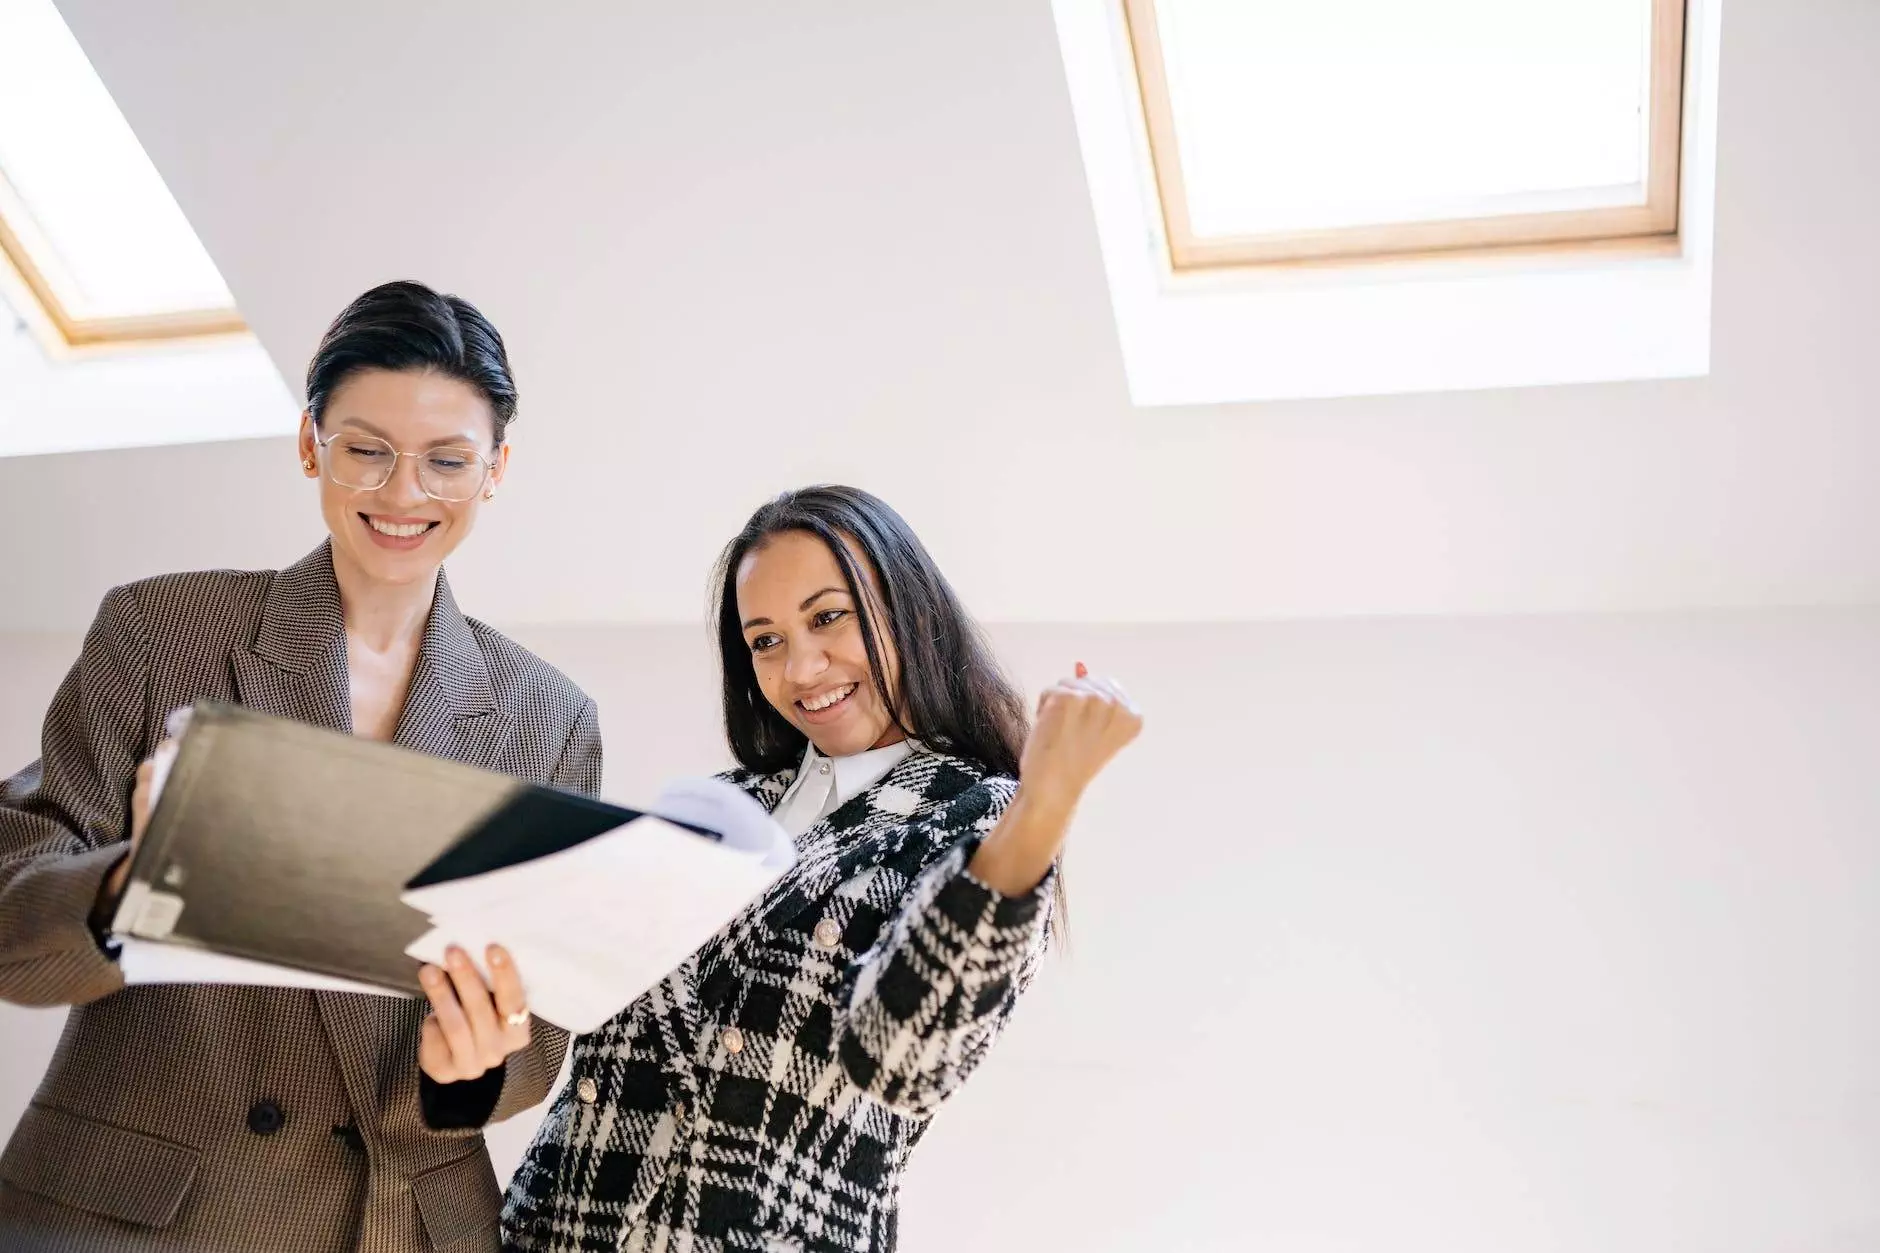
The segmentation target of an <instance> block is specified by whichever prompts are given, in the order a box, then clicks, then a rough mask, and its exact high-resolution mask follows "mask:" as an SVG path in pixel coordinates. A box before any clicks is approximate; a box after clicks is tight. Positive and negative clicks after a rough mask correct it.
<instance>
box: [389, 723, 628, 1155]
mask: <svg viewBox="0 0 1880 1253" xmlns="http://www.w3.org/2000/svg"><path fill="white" fill-rule="evenodd" d="M549 782H550V783H551V784H553V785H554V786H555V787H558V788H565V789H566V790H568V791H570V792H580V793H582V794H583V795H586V796H593V795H595V794H596V793H598V792H599V791H600V790H601V728H600V711H599V708H598V707H597V706H596V705H595V703H594V701H593V698H591V697H590V698H589V699H588V702H587V704H586V705H585V706H583V707H582V710H581V716H580V718H579V719H577V720H576V722H575V727H574V730H573V731H572V732H570V733H569V735H568V743H567V744H566V746H564V747H563V749H562V754H561V760H560V761H559V762H558V763H557V764H556V766H555V772H554V774H553V775H551V776H550V778H549ZM523 973H524V976H525V977H526V976H527V973H528V972H527V971H524V972H523ZM530 1032H531V1038H530V1042H529V1047H528V1048H526V1049H522V1050H520V1051H519V1052H515V1053H511V1054H510V1055H509V1057H508V1059H507V1060H505V1061H504V1063H503V1064H502V1065H501V1066H498V1067H496V1068H495V1069H493V1070H491V1071H489V1072H488V1073H486V1074H484V1075H483V1076H481V1077H480V1078H476V1079H467V1080H465V1081H463V1082H462V1083H438V1082H436V1081H435V1080H433V1079H432V1078H431V1077H430V1076H429V1075H422V1074H421V1075H419V1076H418V1099H419V1103H420V1106H421V1107H422V1109H423V1111H424V1121H425V1122H426V1124H428V1125H429V1126H430V1127H431V1129H432V1130H434V1131H466V1132H467V1131H473V1130H477V1129H480V1128H482V1127H484V1126H487V1125H488V1124H490V1123H498V1122H502V1121H503V1120H504V1119H506V1118H512V1117H514V1116H515V1115H517V1114H520V1113H521V1112H522V1111H523V1110H525V1109H532V1108H534V1107H535V1106H537V1105H540V1104H541V1103H542V1102H543V1101H546V1100H547V1099H548V1092H549V1089H550V1088H552V1087H553V1086H554V1084H555V1076H556V1075H558V1074H560V1073H561V1060H562V1057H563V1055H564V1054H565V1053H566V1052H567V1051H568V1033H567V1032H566V1031H563V1030H562V1029H561V1028H560V1027H556V1026H551V1025H550V1024H548V1023H546V1022H543V1021H542V1020H541V1019H540V1018H537V1019H535V1020H534V1022H533V1023H532V1024H531V1026H530Z"/></svg>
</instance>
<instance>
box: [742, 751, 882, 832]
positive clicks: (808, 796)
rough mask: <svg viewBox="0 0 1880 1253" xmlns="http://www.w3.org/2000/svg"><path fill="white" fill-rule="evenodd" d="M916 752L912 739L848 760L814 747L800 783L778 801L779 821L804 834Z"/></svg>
mask: <svg viewBox="0 0 1880 1253" xmlns="http://www.w3.org/2000/svg"><path fill="white" fill-rule="evenodd" d="M913 751H914V744H913V742H912V741H911V740H902V741H901V742H900V743H898V744H890V745H888V746H887V747H886V748H871V749H869V750H868V751H867V752H865V753H855V754H852V755H851V756H848V757H825V756H823V755H822V754H821V753H819V752H817V751H816V746H815V745H814V744H811V745H810V746H809V748H808V749H807V750H805V751H804V753H803V764H802V766H801V767H799V768H798V770H797V772H796V782H794V783H792V784H791V785H790V790H789V791H787V792H785V793H784V794H783V799H782V800H781V801H779V802H777V810H776V819H777V821H778V822H779V823H781V824H782V826H783V829H784V830H785V831H788V832H789V833H790V834H791V835H801V834H803V833H804V832H805V831H807V830H809V829H810V828H811V827H813V826H815V825H816V824H817V823H819V822H821V821H822V820H823V819H824V818H827V817H828V816H829V815H830V814H832V813H834V812H835V811H836V810H837V809H838V808H840V807H841V806H842V805H844V804H846V803H847V802H848V801H850V800H852V799H854V798H855V797H857V796H860V795H861V794H862V793H863V792H866V791H867V790H868V789H869V788H871V787H873V786H875V784H877V783H879V782H881V781H882V780H883V779H885V778H887V777H888V772H889V771H890V770H892V769H894V768H895V767H896V766H898V765H900V764H901V762H902V761H903V760H905V759H906V758H907V757H908V755H909V754H911V753H912V752H913Z"/></svg>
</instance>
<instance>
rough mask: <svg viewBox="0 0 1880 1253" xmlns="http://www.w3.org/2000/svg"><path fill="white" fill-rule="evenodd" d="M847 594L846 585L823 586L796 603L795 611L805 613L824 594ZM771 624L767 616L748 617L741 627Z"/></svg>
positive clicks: (747, 627)
mask: <svg viewBox="0 0 1880 1253" xmlns="http://www.w3.org/2000/svg"><path fill="white" fill-rule="evenodd" d="M848 594H849V589H848V588H846V587H825V588H823V590H822V591H820V592H817V593H816V594H815V595H814V596H811V597H810V598H809V599H808V600H806V601H804V602H803V603H802V604H800V605H798V606H797V607H796V608H797V612H798V613H807V612H808V611H809V607H810V606H811V605H813V604H815V603H816V602H817V601H819V600H821V599H822V598H823V597H825V596H847V595H848ZM771 625H773V623H772V622H771V620H770V619H769V618H748V619H746V620H745V623H744V627H743V629H744V630H746V631H748V630H750V629H751V628H752V627H754V626H771Z"/></svg>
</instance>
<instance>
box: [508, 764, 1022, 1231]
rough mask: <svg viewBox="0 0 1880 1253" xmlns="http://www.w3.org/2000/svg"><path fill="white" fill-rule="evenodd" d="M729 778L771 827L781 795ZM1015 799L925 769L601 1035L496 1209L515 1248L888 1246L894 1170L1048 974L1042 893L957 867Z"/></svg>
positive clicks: (811, 842)
mask: <svg viewBox="0 0 1880 1253" xmlns="http://www.w3.org/2000/svg"><path fill="white" fill-rule="evenodd" d="M795 775H796V772H795V771H794V770H787V771H783V772H781V773H778V774H772V775H750V774H744V773H735V772H734V773H733V774H731V775H728V776H726V777H727V778H730V779H731V780H732V781H733V782H735V783H737V784H739V785H740V786H742V787H744V788H745V789H746V790H747V791H749V792H750V793H751V794H752V795H754V796H756V797H757V798H758V799H759V800H760V801H762V802H763V803H764V805H765V806H766V807H767V808H769V809H773V810H774V809H775V808H776V806H777V804H778V803H779V802H780V801H781V800H782V799H783V795H784V793H785V791H786V790H787V789H788V788H789V786H790V783H791V782H792V781H793V779H794V778H795ZM1016 788H1017V784H1016V783H1014V782H1013V781H1012V780H1011V779H1008V778H1003V777H999V776H989V775H987V774H986V773H985V772H984V771H983V770H981V769H979V768H978V767H976V766H973V765H971V764H969V763H968V762H965V761H962V760H960V759H959V758H955V757H949V756H946V755H943V754H937V753H932V752H925V751H917V752H915V753H913V754H911V755H910V756H908V757H907V758H906V759H904V760H903V761H901V762H900V763H899V764H898V765H896V766H895V767H894V769H893V770H892V771H890V772H889V774H888V775H887V777H886V778H884V779H882V780H881V781H880V782H879V783H877V784H876V785H875V786H874V787H872V788H870V789H869V790H868V791H866V792H864V793H862V794H861V795H859V796H856V797H854V798H852V799H850V800H849V801H848V802H847V803H845V804H843V805H842V806H841V807H840V808H838V809H837V810H835V812H833V813H832V814H830V815H829V816H828V817H827V818H825V819H823V820H822V821H821V822H820V823H818V824H817V825H815V826H814V827H811V828H810V829H809V830H808V831H806V832H804V833H803V835H801V836H799V837H798V840H797V845H798V851H799V859H798V861H797V864H796V865H795V867H793V868H792V869H791V870H790V871H789V872H788V873H787V874H785V875H784V876H783V877H782V878H781V879H780V880H779V881H778V882H777V883H776V884H775V885H774V886H773V887H772V888H771V890H770V891H768V892H767V893H766V894H765V895H763V896H762V897H760V898H759V899H758V900H757V901H755V902H754V903H753V904H752V905H751V906H749V907H748V908H747V909H745V910H744V911H743V912H742V913H741V914H740V915H739V916H738V917H737V918H735V919H734V920H733V921H732V922H731V923H729V924H728V925H727V926H726V927H725V928H724V930H723V931H721V932H719V934H718V935H717V936H715V937H714V938H713V939H712V940H711V941H709V942H708V943H707V944H706V945H705V946H704V947H703V948H701V949H700V950H699V951H698V952H697V953H696V954H694V955H693V956H692V958H690V959H689V960H688V961H686V962H685V963H684V964H683V965H681V966H680V967H679V969H677V970H675V971H674V972H673V973H672V974H670V975H668V976H667V977H666V979H665V980H664V981H662V982H661V983H660V984H659V985H658V986H657V987H655V988H653V989H652V990H651V991H649V992H648V993H647V994H646V995H644V996H642V997H641V998H640V999H639V1000H638V1001H637V1002H635V1003H634V1004H633V1005H631V1006H629V1007H628V1008H627V1009H626V1010H624V1011H622V1012H621V1014H620V1015H619V1016H618V1017H616V1018H615V1019H614V1020H613V1021H612V1022H610V1023H608V1024H607V1025H606V1026H604V1027H602V1028H601V1029H600V1030H598V1031H596V1032H594V1033H593V1034H591V1035H588V1036H584V1037H581V1038H580V1039H579V1040H577V1042H576V1045H575V1050H574V1065H573V1073H572V1075H571V1076H570V1079H569V1082H568V1084H567V1085H566V1087H564V1088H563V1090H562V1093H561V1096H560V1098H559V1099H558V1100H557V1101H556V1102H555V1104H554V1106H553V1108H552V1109H551V1110H550V1112H549V1114H548V1117H547V1119H546V1120H545V1121H544V1122H543V1124H542V1127H541V1130H540V1131H539V1132H538V1133H537V1135H536V1139H535V1143H534V1145H533V1146H532V1147H531V1148H530V1150H529V1153H528V1155H527V1157H526V1158H525V1160H524V1161H523V1163H522V1165H521V1166H520V1167H519V1168H518V1170H517V1172H516V1176H515V1178H514V1179H513V1180H512V1182H511V1183H510V1187H509V1195H508V1198H507V1201H506V1204H505V1207H504V1211H503V1238H504V1243H505V1247H506V1248H509V1249H514V1250H528V1251H531V1253H534V1251H538V1250H568V1251H575V1250H580V1251H583V1253H587V1251H599V1250H606V1251H607V1253H615V1251H616V1250H651V1249H667V1248H672V1249H689V1250H693V1251H694V1253H715V1251H716V1250H720V1249H726V1250H729V1249H766V1250H771V1249H789V1250H801V1251H802V1253H835V1251H838V1250H839V1251H844V1253H846V1251H849V1250H888V1249H892V1248H893V1247H894V1243H895V1224H896V1195H897V1192H898V1189H899V1184H900V1178H901V1173H902V1171H903V1170H904V1169H905V1167H906V1165H907V1159H908V1154H909V1153H910V1152H911V1151H912V1149H913V1147H914V1145H915V1143H916V1142H918V1141H919V1139H920V1137H921V1134H922V1132H923V1131H925V1130H926V1127H927V1124H928V1122H929V1120H930V1119H931V1118H932V1117H933V1115H934V1112H935V1111H936V1110H937V1109H938V1108H939V1106H940V1104H941V1102H943V1101H944V1100H945V1099H946V1098H947V1096H948V1095H950V1094H951V1093H952V1092H953V1091H954V1090H955V1089H956V1088H958V1087H959V1086H960V1084H961V1083H962V1082H963V1081H964V1080H965V1078H966V1076H967V1075H968V1074H969V1073H970V1072H971V1071H972V1069H973V1067H974V1066H975V1065H976V1064H977V1063H978V1061H979V1060H980V1058H982V1057H983V1056H985V1053H986V1050H987V1049H988V1048H989V1047H990V1046H991V1044H992V1041H993V1040H994V1039H995V1038H996V1037H997V1036H998V1034H999V1031H1000V1030H1001V1028H1003V1027H1004V1025H1005V1023H1006V1021H1007V1019H1008V1017H1009V1016H1010V1014H1011V1012H1012V1007H1013V1005H1014V1003H1015V1002H1016V1001H1017V999H1018V996H1019V993H1020V992H1022V991H1023V990H1024V988H1025V986H1026V985H1027V984H1028V983H1029V982H1030V980H1031V977H1032V975H1033V973H1034V972H1035V971H1036V969H1037V968H1038V965H1039V962H1040V960H1041V959H1042V957H1043V955H1044V952H1045V947H1046V936H1047V933H1048V928H1049V926H1050V913H1051V910H1050V908H1049V901H1050V898H1051V890H1052V881H1051V879H1049V878H1047V879H1046V881H1045V882H1044V883H1042V884H1040V885H1039V886H1038V888H1037V889H1035V890H1034V891H1032V892H1030V893H1028V894H1026V895H1024V896H1019V897H1007V896H1004V895H1002V894H1000V893H998V892H996V891H994V890H993V889H991V888H989V887H987V886H985V885H984V884H982V883H980V882H979V881H978V880H977V879H975V878H974V877H973V876H972V875H970V874H969V873H968V872H967V870H966V866H967V862H968V861H969V860H970V858H971V857H972V854H973V852H974V850H975V849H976V848H977V847H978V846H979V842H980V840H981V839H982V838H983V837H984V836H985V835H986V834H987V833H988V832H990V831H991V830H992V828H993V825H994V824H995V823H996V822H997V821H998V818H999V815H1000V814H1001V813H1003V812H1004V810H1005V807H1006V805H1007V804H1008V803H1009V802H1010V801H1011V799H1012V796H1013V794H1014V792H1015V791H1016Z"/></svg>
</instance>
